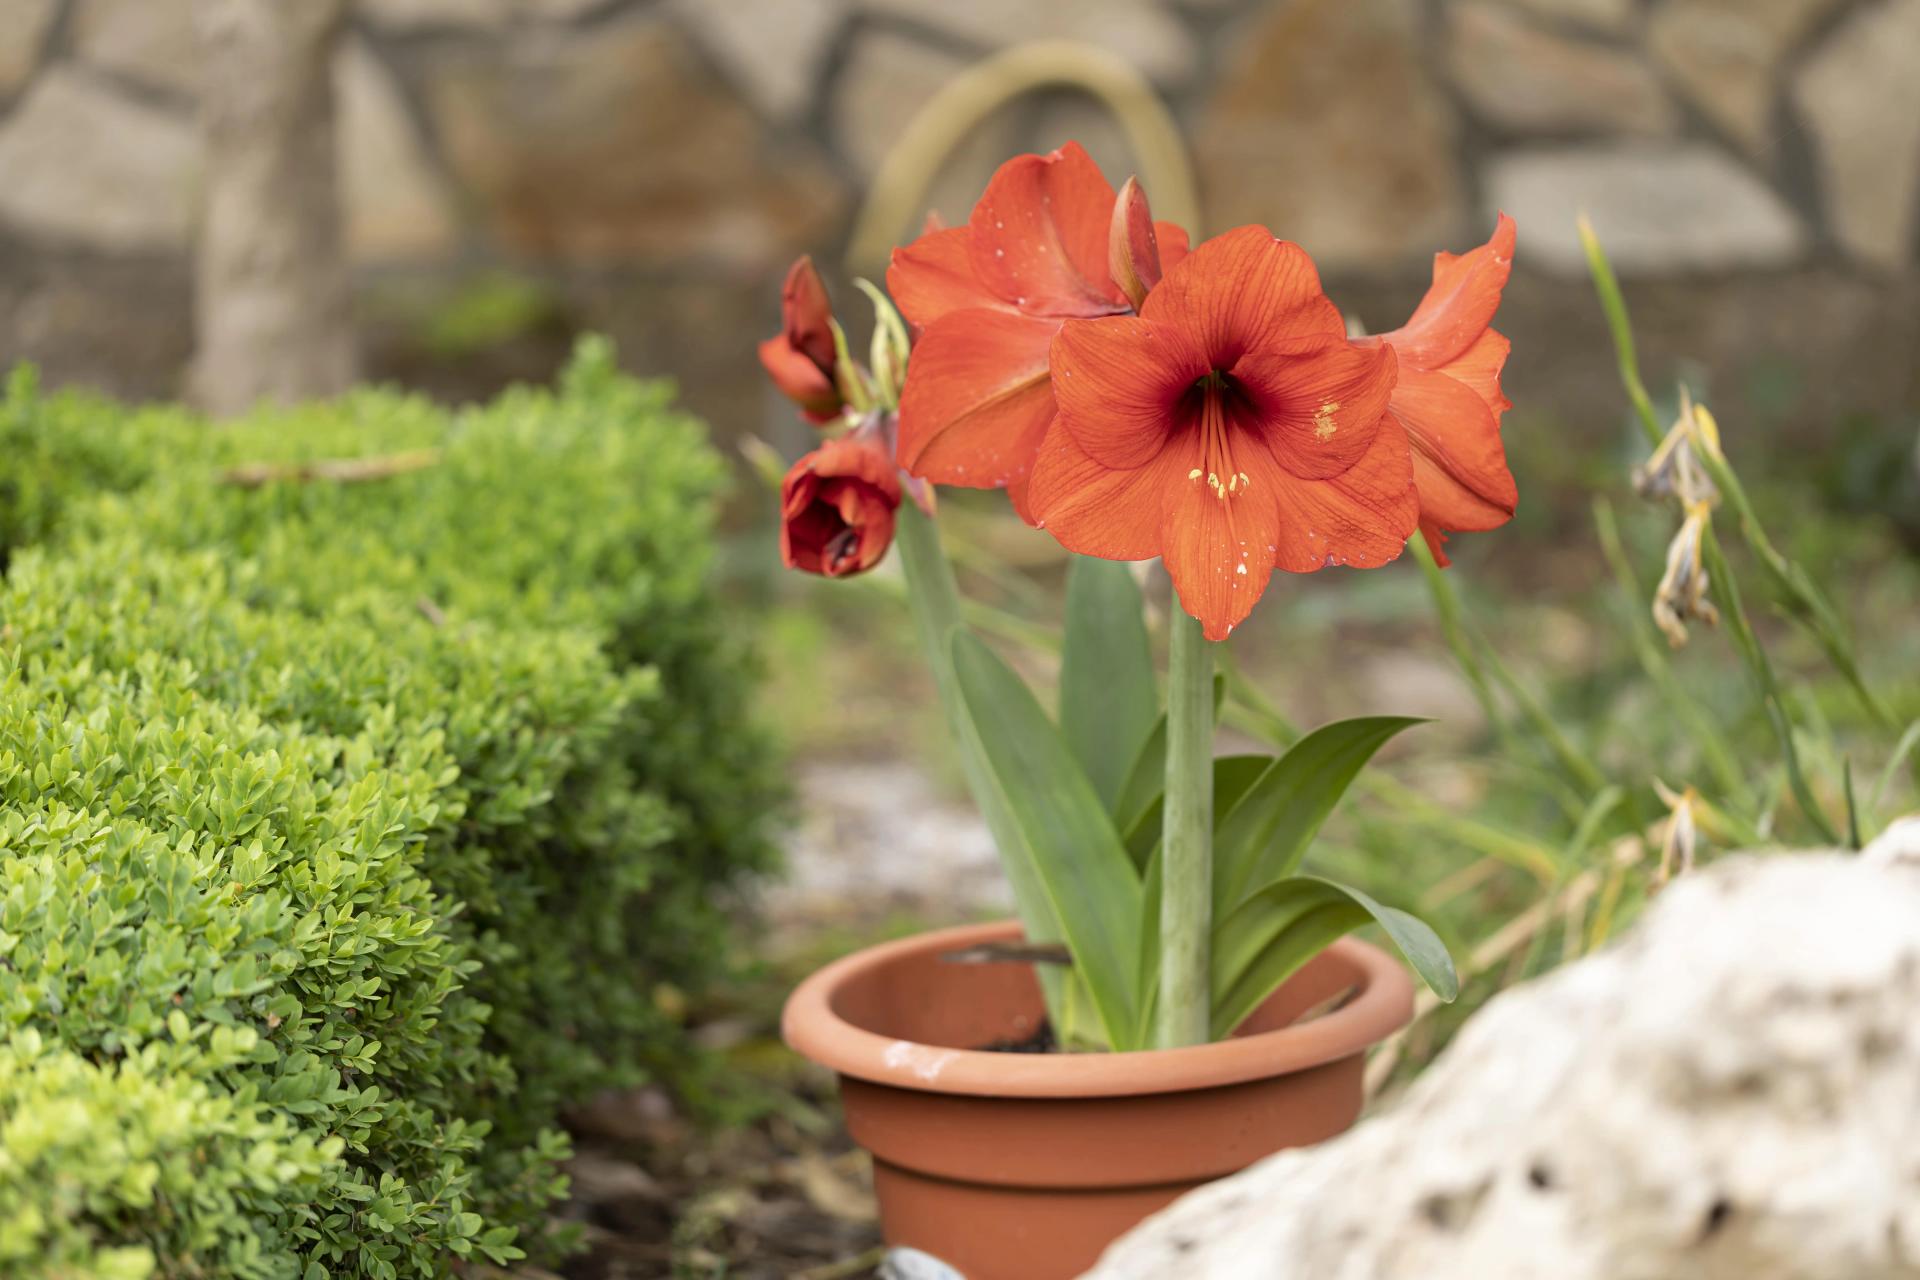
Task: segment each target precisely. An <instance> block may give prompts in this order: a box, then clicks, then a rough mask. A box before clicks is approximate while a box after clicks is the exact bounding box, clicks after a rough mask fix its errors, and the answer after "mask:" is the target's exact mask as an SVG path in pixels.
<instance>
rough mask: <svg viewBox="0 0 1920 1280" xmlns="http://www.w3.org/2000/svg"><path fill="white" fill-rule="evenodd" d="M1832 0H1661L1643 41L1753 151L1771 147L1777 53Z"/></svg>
mask: <svg viewBox="0 0 1920 1280" xmlns="http://www.w3.org/2000/svg"><path fill="white" fill-rule="evenodd" d="M1837 3H1839V0H1668V3H1666V4H1663V5H1661V6H1660V7H1659V8H1657V9H1655V10H1654V11H1653V17H1652V19H1651V23H1650V26H1649V28H1648V31H1647V43H1648V45H1649V46H1650V47H1651V48H1652V49H1653V53H1654V56H1655V57H1656V58H1658V59H1659V60H1660V62H1661V63H1662V64H1663V65H1664V66H1665V67H1666V68H1667V69H1668V71H1669V72H1670V73H1671V75H1672V78H1673V81H1674V83H1676V84H1678V85H1679V86H1680V88H1681V90H1682V92H1684V93H1686V94H1687V95H1688V96H1689V97H1691V98H1692V99H1693V100H1694V101H1695V102H1697V103H1698V104H1699V106H1700V108H1701V110H1703V111H1705V112H1706V113H1707V115H1709V116H1710V117H1712V118H1713V119H1714V120H1715V121H1716V122H1717V123H1718V124H1720V126H1721V127H1722V128H1724V129H1726V130H1727V132H1729V133H1731V134H1732V135H1733V136H1734V137H1735V138H1737V139H1738V140H1739V141H1740V143H1741V144H1742V145H1743V146H1745V147H1746V148H1747V149H1748V150H1749V151H1751V152H1753V153H1754V154H1755V155H1762V156H1764V155H1768V154H1771V153H1772V150H1773V145H1774V141H1775V139H1774V138H1773V135H1772V125H1773V81H1774V74H1775V72H1776V71H1777V69H1778V68H1779V66H1780V62H1781V60H1782V59H1783V58H1784V57H1785V56H1786V54H1787V53H1788V51H1789V50H1791V49H1792V48H1793V46H1794V45H1795V44H1796V43H1798V42H1799V41H1800V39H1801V38H1802V37H1803V36H1805V34H1806V33H1807V31H1808V30H1810V29H1811V28H1812V26H1813V24H1814V23H1815V22H1817V21H1819V20H1820V19H1821V18H1822V17H1824V16H1825V15H1826V13H1827V11H1828V10H1830V9H1832V8H1833V7H1834V5H1835V4H1837Z"/></svg>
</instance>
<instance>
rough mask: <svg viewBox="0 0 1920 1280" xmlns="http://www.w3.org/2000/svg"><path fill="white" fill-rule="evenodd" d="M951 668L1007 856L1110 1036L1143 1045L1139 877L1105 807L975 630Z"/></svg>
mask: <svg viewBox="0 0 1920 1280" xmlns="http://www.w3.org/2000/svg"><path fill="white" fill-rule="evenodd" d="M953 666H954V674H955V676H956V677H957V679H958V681H959V686H960V694H961V698H962V700H963V701H964V702H965V704H966V708H967V713H968V718H969V720H970V721H971V731H972V733H973V734H974V735H976V736H977V738H978V740H979V744H980V746H981V748H982V751H981V759H983V760H984V762H985V764H986V766H987V769H986V773H987V779H986V780H987V782H988V784H989V788H988V789H989V791H990V793H991V805H990V806H989V805H984V804H983V808H986V807H990V808H992V809H995V810H998V811H999V813H1000V814H1001V815H1002V817H1003V818H1004V819H1005V820H1006V821H1005V824H1004V825H1005V826H1006V828H1007V829H1006V830H1001V829H1000V828H999V827H998V826H996V827H995V828H994V832H993V834H994V838H995V840H997V841H999V842H1001V845H1002V851H1003V853H1007V854H1009V855H1011V856H1013V857H1017V858H1018V859H1019V860H1020V861H1022V862H1024V863H1025V864H1026V865H1027V866H1029V867H1030V868H1032V869H1033V871H1034V872H1035V873H1036V875H1037V878H1038V879H1039V881H1040V884H1041V887H1042V889H1043V890H1044V892H1045V894H1046V897H1047V900H1048V903H1049V905H1050V906H1051V908H1052V911H1053V913H1054V916H1055V918H1056V919H1057V920H1058V922H1059V924H1060V929H1061V939H1062V941H1064V942H1065V943H1066V944H1067V947H1068V949H1069V950H1070V951H1071V952H1072V953H1073V962H1074V971H1075V973H1076V974H1077V975H1078V976H1079V977H1080V978H1081V979H1082V980H1083V981H1084V982H1085V983H1086V986H1087V991H1088V993H1089V994H1090V995H1091V996H1092V999H1093V1003H1094V1007H1095V1009H1096V1010H1097V1012H1098V1014H1099V1018H1100V1023H1101V1025H1102V1026H1103V1027H1104V1028H1105V1030H1106V1033H1107V1039H1108V1042H1109V1043H1110V1044H1111V1045H1112V1047H1113V1048H1115V1049H1131V1048H1135V1047H1137V1041H1138V1037H1139V1035H1140V1031H1141V1028H1140V1024H1139V995H1138V991H1137V976H1136V968H1135V961H1136V958H1137V955H1138V952H1139V946H1140V933H1139V930H1140V877H1139V873H1138V872H1136V871H1135V870H1134V866H1133V862H1132V860H1131V859H1129V858H1128V856H1127V851H1126V849H1125V847H1124V846H1122V845H1121V843H1120V837H1119V834H1118V833H1117V832H1115V830H1114V827H1113V820H1112V819H1111V818H1110V817H1108V816H1107V810H1106V806H1104V805H1102V804H1101V803H1100V798H1099V796H1098V795H1096V794H1095V793H1094V790H1093V784H1092V783H1090V782H1088V781H1087V776H1086V774H1085V773H1084V772H1082V770H1081V768H1080V766H1079V765H1078V764H1077V763H1075V761H1074V759H1073V754H1072V752H1070V751H1069V750H1068V749H1067V746H1066V743H1065V742H1063V741H1062V740H1061V738H1060V733H1059V731H1058V730H1057V729H1055V728H1054V726H1053V722H1052V721H1050V720H1048V719H1047V715H1046V712H1044V711H1043V710H1041V708H1040V704H1039V703H1038V702H1037V701H1035V700H1034V697H1033V694H1032V692H1031V691H1030V690H1029V689H1028V688H1027V686H1026V684H1025V683H1024V682H1022V681H1021V679H1020V677H1019V676H1018V675H1016V674H1014V672H1013V669H1012V668H1011V667H1009V666H1007V664H1006V663H1005V662H1003V661H1002V660H1001V659H1000V657H999V655H998V654H996V653H994V652H993V650H991V649H989V648H988V647H987V646H986V644H984V643H983V642H982V641H981V640H980V639H979V638H978V637H977V636H974V635H971V634H969V633H967V632H965V631H959V632H956V633H955V634H954V637H953Z"/></svg>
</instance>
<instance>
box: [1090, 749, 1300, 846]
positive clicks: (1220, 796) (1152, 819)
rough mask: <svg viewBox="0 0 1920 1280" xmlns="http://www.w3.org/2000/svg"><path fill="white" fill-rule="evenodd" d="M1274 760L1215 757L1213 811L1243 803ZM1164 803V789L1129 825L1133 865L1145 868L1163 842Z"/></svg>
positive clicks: (1226, 810) (1129, 843) (1261, 756)
mask: <svg viewBox="0 0 1920 1280" xmlns="http://www.w3.org/2000/svg"><path fill="white" fill-rule="evenodd" d="M1273 761H1274V757H1272V756H1267V755H1252V756H1216V757H1214V761H1213V811H1214V812H1215V813H1226V812H1228V811H1229V810H1231V809H1232V808H1233V806H1234V805H1236V804H1238V803H1240V798H1241V797H1242V796H1244V795H1245V794H1246V793H1247V790H1248V788H1250V787H1252V786H1253V784H1254V783H1255V782H1257V781H1259V780H1260V778H1261V777H1262V776H1263V775H1264V774H1265V773H1266V772H1267V770H1268V769H1269V768H1270V767H1272V765H1273ZM1165 804H1166V794H1165V789H1164V788H1162V792H1161V794H1160V795H1157V796H1155V797H1154V798H1153V803H1152V804H1150V805H1148V806H1147V811H1146V812H1145V813H1143V814H1141V815H1140V816H1139V817H1138V818H1136V819H1135V820H1134V822H1133V825H1132V826H1130V827H1128V828H1127V835H1126V839H1127V852H1128V853H1130V854H1132V855H1133V865H1135V866H1136V867H1140V868H1141V869H1142V870H1144V869H1145V868H1146V866H1147V860H1148V856H1149V855H1150V854H1151V853H1152V852H1153V850H1154V849H1155V848H1156V847H1158V845H1159V843H1160V813H1161V810H1162V809H1163V808H1164V806H1165Z"/></svg>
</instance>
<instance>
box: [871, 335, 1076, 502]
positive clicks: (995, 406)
mask: <svg viewBox="0 0 1920 1280" xmlns="http://www.w3.org/2000/svg"><path fill="white" fill-rule="evenodd" d="M1056 328H1058V324H1057V322H1055V321H1051V320H1045V319H1035V318H1032V317H1028V316H1021V315H1015V314H1013V313H1011V312H1005V311H990V310H986V309H982V308H973V309H969V310H966V311H954V312H949V313H948V314H946V315H944V316H942V317H941V318H940V319H938V320H936V321H934V322H933V323H932V324H930V325H928V326H927V328H926V330H925V332H923V333H922V334H921V335H920V340H919V341H918V342H916V343H915V344H914V348H913V356H912V359H911V360H910V361H909V363H908V365H907V384H906V389H905V391H904V392H903V393H902V394H901V397H900V465H902V466H904V467H905V468H906V469H907V470H909V471H911V472H912V473H913V474H915V475H917V476H924V477H925V478H927V479H929V480H934V481H937V482H939V483H941V484H953V485H962V486H965V487H968V488H975V489H987V488H993V487H995V486H997V485H1004V484H1006V483H1008V482H1009V481H1011V480H1013V479H1015V478H1017V477H1019V476H1022V475H1024V474H1026V471H1027V469H1028V467H1029V466H1030V465H1031V463H1032V461H1033V453H1034V450H1035V449H1037V448H1038V447H1039V444H1040V438H1041V436H1042V435H1043V434H1044V433H1045V431H1046V428H1047V424H1048V423H1049V422H1050V421H1051V420H1052V418H1053V391H1052V389H1051V388H1050V386H1049V385H1048V367H1047V357H1048V349H1049V347H1050V346H1051V344H1052V341H1053V334H1054V331H1055V329H1056Z"/></svg>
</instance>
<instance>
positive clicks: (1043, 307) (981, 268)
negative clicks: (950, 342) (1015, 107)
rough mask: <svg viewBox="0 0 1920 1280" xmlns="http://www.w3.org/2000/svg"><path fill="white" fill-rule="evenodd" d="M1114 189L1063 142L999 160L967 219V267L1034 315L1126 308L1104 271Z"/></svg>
mask: <svg viewBox="0 0 1920 1280" xmlns="http://www.w3.org/2000/svg"><path fill="white" fill-rule="evenodd" d="M1113 199H1114V196H1113V188H1112V187H1111V186H1110V185H1108V183H1107V180H1106V179H1105V178H1104V177H1102V176H1101V175H1100V168H1099V166H1098V165H1096V164H1094V162H1093V160H1092V158H1091V157H1090V156H1088V155H1087V153H1086V152H1085V151H1084V150H1082V149H1081V147H1080V144H1079V143H1077V142H1069V143H1068V144H1067V145H1066V146H1064V147H1062V148H1060V149H1059V150H1058V151H1055V152H1053V153H1051V154H1049V155H1044V156H1017V157H1015V158H1014V159H1012V160H1009V161H1008V162H1007V163H1005V164H1003V165H1001V166H1000V169H999V171H998V172H996V173H995V174H994V175H993V179H992V181H990V182H989V183H988V184H987V190H986V193H985V194H984V195H982V196H981V197H980V203H978V204H977V205H975V206H974V209H973V215H972V217H971V218H969V219H968V221H967V226H968V228H969V230H970V231H971V232H972V239H971V240H970V241H969V251H970V252H971V254H972V258H973V271H974V274H975V275H976V276H978V277H979V278H980V281H981V283H982V284H983V285H985V286H986V287H987V288H988V289H991V290H992V291H993V292H994V293H996V294H998V295H999V296H1000V297H1001V299H1002V300H1004V301H1007V302H1011V303H1013V304H1014V305H1015V306H1016V307H1018V308H1019V309H1020V310H1022V311H1026V312H1028V313H1030V314H1035V315H1055V316H1098V315H1113V314H1116V313H1118V312H1121V311H1125V310H1126V309H1127V301H1126V298H1125V297H1123V296H1122V295H1121V293H1120V290H1119V288H1118V286H1116V285H1115V284H1114V283H1113V281H1112V279H1111V278H1110V277H1109V275H1108V272H1107V231H1108V227H1109V225H1110V223H1111V221H1112V217H1113Z"/></svg>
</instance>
